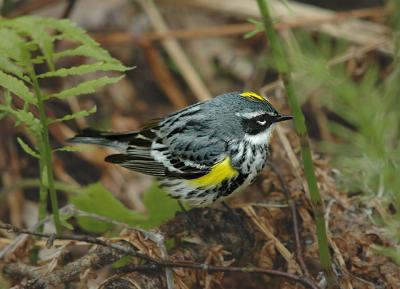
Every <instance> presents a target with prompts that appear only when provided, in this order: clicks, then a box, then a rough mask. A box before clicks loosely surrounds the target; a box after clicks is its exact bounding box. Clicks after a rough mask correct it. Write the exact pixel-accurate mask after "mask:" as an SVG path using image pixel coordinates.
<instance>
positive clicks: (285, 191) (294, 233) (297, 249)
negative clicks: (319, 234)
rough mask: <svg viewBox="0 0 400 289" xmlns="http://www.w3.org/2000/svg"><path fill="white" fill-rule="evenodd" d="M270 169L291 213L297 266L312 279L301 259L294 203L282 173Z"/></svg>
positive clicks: (274, 167)
mask: <svg viewBox="0 0 400 289" xmlns="http://www.w3.org/2000/svg"><path fill="white" fill-rule="evenodd" d="M269 165H270V167H271V169H272V170H273V171H274V172H275V174H276V176H277V177H278V180H279V182H280V184H281V187H282V190H283V192H284V194H285V196H286V199H287V202H288V204H289V206H290V211H291V213H292V222H293V235H294V240H295V244H296V257H297V261H298V262H299V265H300V267H301V269H302V270H303V273H304V275H306V276H307V277H308V278H310V279H311V278H312V277H311V274H310V272H309V271H308V268H307V266H306V263H305V262H304V258H303V253H302V252H303V250H302V248H301V241H300V232H299V219H298V216H297V208H296V203H295V202H294V201H293V199H292V197H291V195H290V192H289V190H288V188H287V186H286V184H285V180H284V179H283V176H282V173H281V172H280V171H279V169H278V168H277V167H276V166H275V165H274V164H273V163H270V164H269Z"/></svg>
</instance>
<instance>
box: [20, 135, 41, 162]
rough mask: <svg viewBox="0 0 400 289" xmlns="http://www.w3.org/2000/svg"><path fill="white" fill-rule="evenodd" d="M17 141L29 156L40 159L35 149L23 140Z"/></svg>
mask: <svg viewBox="0 0 400 289" xmlns="http://www.w3.org/2000/svg"><path fill="white" fill-rule="evenodd" d="M17 141H18V143H19V145H20V146H21V148H22V149H23V150H24V152H26V153H27V154H28V155H31V156H33V157H34V158H37V159H39V158H40V155H39V153H38V152H36V151H35V150H34V149H33V148H31V147H30V146H29V145H28V144H27V143H26V142H24V141H23V140H22V139H21V138H19V137H18V138H17Z"/></svg>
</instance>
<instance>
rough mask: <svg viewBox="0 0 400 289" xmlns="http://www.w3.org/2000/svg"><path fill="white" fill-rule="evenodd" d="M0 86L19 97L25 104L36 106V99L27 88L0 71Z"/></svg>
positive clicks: (16, 79) (19, 81)
mask: <svg viewBox="0 0 400 289" xmlns="http://www.w3.org/2000/svg"><path fill="white" fill-rule="evenodd" d="M0 86H2V87H4V88H6V89H8V90H9V91H11V92H12V93H14V94H15V95H17V96H19V97H20V98H21V99H23V100H24V101H25V102H28V103H31V104H36V103H37V102H36V99H35V97H34V96H33V94H32V93H31V92H30V90H29V88H28V87H27V86H26V85H25V84H24V83H23V82H22V81H21V80H19V79H18V78H15V77H14V76H11V75H9V74H7V73H4V72H3V71H0Z"/></svg>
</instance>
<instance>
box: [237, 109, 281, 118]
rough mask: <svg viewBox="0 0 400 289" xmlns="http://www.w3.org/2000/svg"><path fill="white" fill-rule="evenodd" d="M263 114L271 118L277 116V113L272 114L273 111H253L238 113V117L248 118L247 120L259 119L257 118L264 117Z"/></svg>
mask: <svg viewBox="0 0 400 289" xmlns="http://www.w3.org/2000/svg"><path fill="white" fill-rule="evenodd" d="M263 114H268V115H270V116H276V113H275V112H272V111H265V110H262V111H252V112H243V113H240V112H237V113H236V116H239V117H243V118H247V119H252V118H254V117H257V116H260V115H263Z"/></svg>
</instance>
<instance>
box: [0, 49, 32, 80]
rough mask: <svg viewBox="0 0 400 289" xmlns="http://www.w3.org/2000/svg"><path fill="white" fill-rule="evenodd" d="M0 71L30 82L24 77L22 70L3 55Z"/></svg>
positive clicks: (0, 61) (0, 60)
mask: <svg viewBox="0 0 400 289" xmlns="http://www.w3.org/2000/svg"><path fill="white" fill-rule="evenodd" d="M0 71H4V72H7V73H11V74H13V75H15V76H16V77H18V78H19V79H22V80H25V81H27V82H30V79H29V78H28V77H27V76H25V75H24V73H23V72H22V69H21V68H20V67H19V66H18V65H16V64H15V63H13V62H12V61H10V59H9V58H8V57H5V56H2V55H0Z"/></svg>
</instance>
